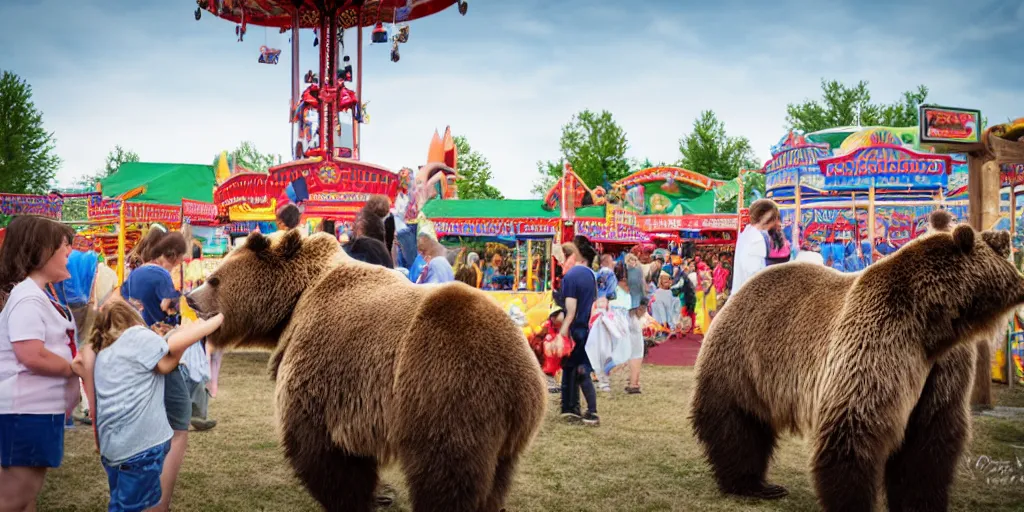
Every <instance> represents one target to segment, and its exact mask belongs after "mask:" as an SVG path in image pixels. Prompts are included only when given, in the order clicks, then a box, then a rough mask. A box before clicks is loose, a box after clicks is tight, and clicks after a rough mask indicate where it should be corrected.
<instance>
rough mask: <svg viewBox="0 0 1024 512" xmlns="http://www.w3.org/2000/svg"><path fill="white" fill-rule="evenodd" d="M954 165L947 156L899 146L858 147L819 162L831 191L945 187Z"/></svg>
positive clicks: (827, 186) (826, 185)
mask: <svg viewBox="0 0 1024 512" xmlns="http://www.w3.org/2000/svg"><path fill="white" fill-rule="evenodd" d="M952 165H953V161H952V159H951V158H950V157H949V156H947V155H935V154H928V153H917V152H914V151H910V150H908V149H905V148H903V147H900V146H894V145H889V144H885V145H879V146H869V147H863V148H858V149H855V150H853V151H851V152H850V153H847V154H845V155H842V156H838V157H833V158H827V159H822V160H820V161H818V166H819V167H820V168H821V172H822V174H823V175H824V176H825V187H826V188H828V189H831V190H867V189H868V188H870V187H871V185H872V183H873V184H874V186H875V187H876V188H903V189H932V188H940V187H945V186H946V183H947V174H949V172H950V169H951V167H952Z"/></svg>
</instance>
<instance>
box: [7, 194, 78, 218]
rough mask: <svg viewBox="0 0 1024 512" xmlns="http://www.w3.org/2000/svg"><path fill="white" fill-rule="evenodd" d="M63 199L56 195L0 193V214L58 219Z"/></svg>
mask: <svg viewBox="0 0 1024 512" xmlns="http://www.w3.org/2000/svg"><path fill="white" fill-rule="evenodd" d="M63 207H64V199H62V198H61V197H60V196H57V195H51V196H30V195H22V194H0V214H3V215H8V216H11V217H13V216H15V215H38V216H41V217H48V218H51V219H57V220H60V218H61V216H60V215H61V209H62V208H63Z"/></svg>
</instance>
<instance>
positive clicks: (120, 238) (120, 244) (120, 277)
mask: <svg viewBox="0 0 1024 512" xmlns="http://www.w3.org/2000/svg"><path fill="white" fill-rule="evenodd" d="M117 215H118V220H117V287H118V288H120V287H121V285H122V284H124V250H125V243H126V240H125V236H124V235H125V233H124V230H125V222H124V199H122V200H121V205H120V206H119V207H118V214H117Z"/></svg>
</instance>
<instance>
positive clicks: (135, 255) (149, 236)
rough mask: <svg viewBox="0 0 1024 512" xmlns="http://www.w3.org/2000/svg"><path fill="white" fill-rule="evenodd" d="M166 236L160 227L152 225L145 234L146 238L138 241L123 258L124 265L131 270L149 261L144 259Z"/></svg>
mask: <svg viewBox="0 0 1024 512" xmlns="http://www.w3.org/2000/svg"><path fill="white" fill-rule="evenodd" d="M165 236H167V229H165V228H164V227H163V226H160V225H153V226H151V227H150V228H149V231H148V232H146V236H144V237H142V240H139V243H137V244H135V247H132V250H131V251H130V252H129V253H128V255H127V256H125V264H126V265H127V266H129V267H131V268H135V267H138V266H139V265H142V264H143V263H146V262H148V261H150V260H149V259H147V258H146V255H147V253H148V252H149V250H150V249H151V248H152V247H153V246H155V245H156V244H157V243H159V242H160V241H161V240H163V238H164V237H165Z"/></svg>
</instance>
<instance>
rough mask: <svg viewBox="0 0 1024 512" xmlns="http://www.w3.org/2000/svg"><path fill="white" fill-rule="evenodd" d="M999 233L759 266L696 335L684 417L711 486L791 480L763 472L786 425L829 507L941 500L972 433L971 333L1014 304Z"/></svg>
mask: <svg viewBox="0 0 1024 512" xmlns="http://www.w3.org/2000/svg"><path fill="white" fill-rule="evenodd" d="M1009 254H1010V238H1009V234H1008V233H1006V232H984V233H981V234H980V235H978V234H977V233H976V232H975V231H974V230H973V229H972V228H970V227H969V226H959V227H957V228H956V229H955V230H953V232H952V233H949V232H941V231H940V232H936V233H934V234H929V235H925V236H922V237H920V238H918V239H917V240H914V241H912V242H910V243H908V244H907V245H906V246H904V247H903V248H901V249H900V250H898V251H896V252H895V253H893V254H892V255H890V256H889V257H887V258H885V259H883V260H881V261H878V262H877V263H875V264H873V265H871V266H869V267H868V268H867V269H865V270H863V271H862V272H859V273H854V274H843V273H840V272H837V271H835V270H833V269H830V268H827V267H822V266H820V265H814V264H809V263H800V262H793V263H786V264H783V265H776V266H772V267H769V268H767V269H765V270H764V271H762V272H760V273H759V274H757V275H756V276H755V277H754V278H753V279H751V280H750V281H749V283H748V284H746V285H745V286H744V287H743V289H742V290H740V291H739V292H738V293H737V294H736V295H735V296H733V297H731V298H730V299H729V302H728V303H727V304H726V306H725V307H724V308H723V309H722V310H721V311H720V312H719V314H718V316H717V317H715V320H714V322H712V323H711V327H710V329H709V331H708V334H707V336H706V337H705V339H704V342H703V345H702V346H701V350H700V354H699V355H698V358H697V364H696V368H695V370H696V384H695V391H694V396H693V402H692V405H691V415H690V419H691V421H692V425H693V430H694V434H695V435H696V437H697V439H698V440H699V442H700V443H701V444H702V447H703V448H704V452H705V454H706V456H707V458H708V460H709V462H710V464H711V466H712V469H713V471H714V475H715V478H716V480H717V483H718V487H719V489H720V490H722V491H723V492H726V493H730V494H736V495H741V496H751V497H758V498H765V499H771V498H780V497H782V496H785V495H786V494H787V491H786V490H785V489H784V488H782V487H780V486H777V485H772V484H769V483H767V482H766V480H765V473H766V471H767V469H768V463H769V460H770V459H771V456H772V451H773V449H774V448H775V443H776V439H777V436H778V435H779V433H780V432H782V431H789V432H791V433H795V434H806V435H808V436H809V437H810V438H811V441H812V449H813V454H812V460H811V472H812V476H813V481H814V486H815V490H816V492H817V496H818V500H819V503H820V504H821V506H822V508H823V509H824V510H826V511H836V510H854V511H870V510H874V509H875V507H876V505H877V495H878V492H877V491H878V487H879V485H880V484H881V483H882V482H883V480H884V485H885V490H886V494H887V500H888V505H889V510H946V509H947V507H948V498H949V487H950V485H951V483H952V481H953V476H954V472H955V469H956V464H957V461H958V458H959V456H960V453H961V451H962V449H963V447H964V444H965V443H966V441H967V439H968V437H969V435H970V411H969V409H968V397H969V394H970V389H971V384H972V379H973V372H974V357H975V349H974V346H975V341H976V340H978V339H992V335H993V333H994V332H996V331H997V330H999V329H1005V328H1006V321H1007V320H1008V316H1009V314H1011V311H1012V309H1013V308H1014V307H1015V306H1017V305H1019V304H1021V303H1024V279H1022V277H1021V275H1020V274H1019V273H1018V272H1017V271H1016V270H1015V269H1014V268H1013V265H1012V264H1011V263H1010V262H1009V261H1008V260H1007V258H1008V256H1009Z"/></svg>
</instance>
